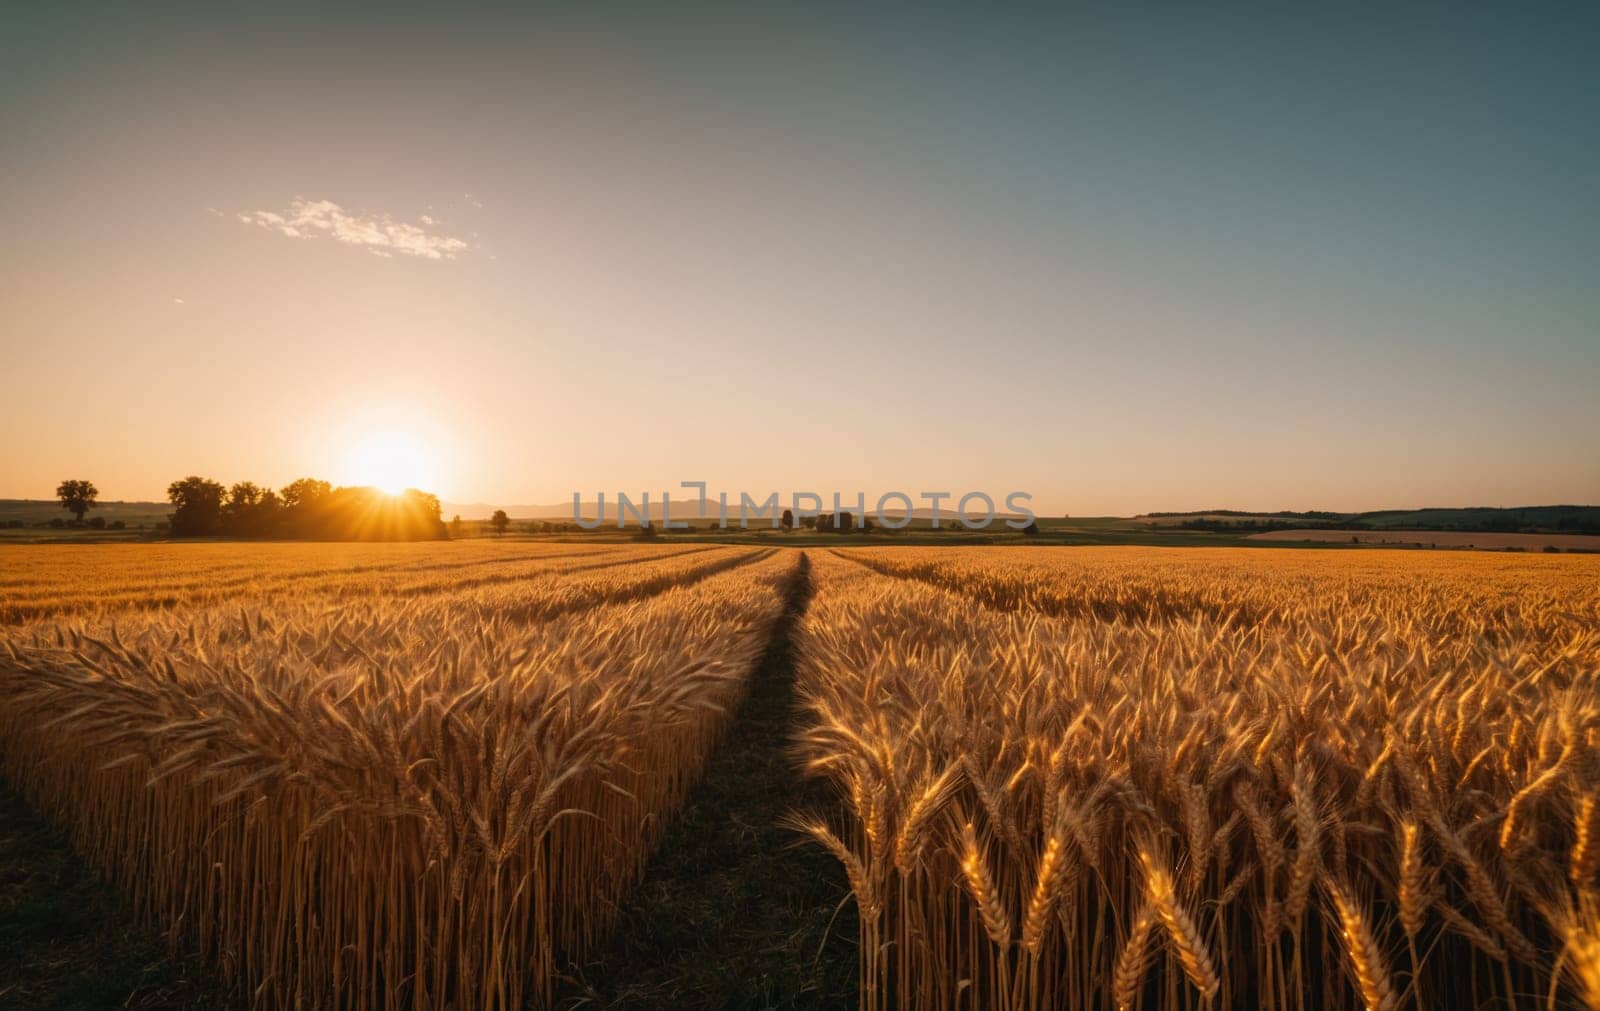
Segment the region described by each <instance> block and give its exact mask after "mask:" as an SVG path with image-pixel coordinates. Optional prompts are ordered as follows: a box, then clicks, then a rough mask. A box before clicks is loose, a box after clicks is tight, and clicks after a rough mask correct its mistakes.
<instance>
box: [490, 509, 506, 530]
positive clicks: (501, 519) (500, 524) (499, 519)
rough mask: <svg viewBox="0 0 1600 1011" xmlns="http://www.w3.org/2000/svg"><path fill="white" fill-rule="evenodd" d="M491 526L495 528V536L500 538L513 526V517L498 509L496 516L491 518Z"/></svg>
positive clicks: (495, 512)
mask: <svg viewBox="0 0 1600 1011" xmlns="http://www.w3.org/2000/svg"><path fill="white" fill-rule="evenodd" d="M489 525H490V526H492V527H494V535H495V536H496V537H499V536H500V535H501V534H503V533H505V532H506V527H508V526H510V525H511V517H509V516H507V515H506V511H505V510H504V509H496V510H495V511H494V515H493V516H490V517H489Z"/></svg>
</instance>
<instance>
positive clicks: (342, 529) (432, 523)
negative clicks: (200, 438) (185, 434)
mask: <svg viewBox="0 0 1600 1011" xmlns="http://www.w3.org/2000/svg"><path fill="white" fill-rule="evenodd" d="M167 500H168V501H170V502H171V503H172V506H173V512H172V516H171V524H172V526H171V530H172V535H173V536H174V537H210V536H217V535H222V536H227V537H253V538H273V537H303V538H307V539H311V540H339V541H416V540H432V539H435V538H440V537H444V536H446V533H445V526H444V521H443V520H442V519H441V517H440V512H439V498H438V496H436V495H432V494H430V493H428V492H425V491H418V490H417V489H415V488H407V489H406V490H405V491H404V492H402V493H400V494H399V495H390V494H389V493H387V492H384V491H380V490H379V489H377V488H365V487H354V488H344V487H341V488H335V487H334V486H333V485H331V484H330V483H328V482H327V481H319V480H317V479H316V478H310V477H303V478H301V479H300V480H298V481H293V482H290V483H289V484H287V485H284V486H283V487H282V488H281V489H279V490H277V491H274V490H273V489H271V488H262V487H260V486H258V485H257V484H255V482H253V481H241V482H239V483H238V484H235V485H233V486H232V487H229V488H224V487H223V486H222V485H221V484H220V483H218V482H216V481H212V480H210V479H209V478H203V477H198V476H190V477H186V478H184V479H183V480H181V481H174V482H172V484H170V485H168V486H167Z"/></svg>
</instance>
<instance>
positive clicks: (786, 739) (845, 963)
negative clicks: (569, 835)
mask: <svg viewBox="0 0 1600 1011" xmlns="http://www.w3.org/2000/svg"><path fill="white" fill-rule="evenodd" d="M811 593H812V586H811V577H810V561H809V559H807V558H806V557H805V555H804V554H802V555H801V557H800V560H799V562H798V564H797V565H796V567H795V572H794V575H793V576H792V577H791V578H790V581H789V584H788V586H787V587H786V589H785V596H786V600H785V604H786V606H785V609H784V613H783V616H782V617H781V618H780V619H779V621H778V623H777V624H776V626H775V627H774V629H773V632H772V636H771V638H770V640H769V641H768V643H767V648H766V651H765V653H764V655H763V656H762V658H761V660H760V662H759V663H758V665H757V667H756V669H755V671H754V672H753V673H752V675H751V683H750V693H749V695H748V696H747V697H746V699H745V701H744V703H743V704H742V705H741V706H740V708H739V711H738V713H737V714H736V715H735V717H734V720H733V722H732V724H731V725H730V727H729V730H728V734H727V737H726V738H725V739H724V740H723V742H722V743H721V745H720V746H719V747H718V749H717V751H716V752H715V753H714V754H713V755H712V758H711V760H710V762H709V763H708V764H707V766H706V769H705V771H704V773H703V774H702V778H701V780H700V782H699V784H698V785H697V786H696V787H695V788H694V790H693V791H692V792H691V793H690V794H689V797H688V800H687V802H686V803H685V804H684V806H683V808H682V809H681V810H679V811H678V812H677V813H676V815H675V816H674V818H673V820H672V824H671V825H670V826H669V827H668V829H667V831H666V833H665V835H664V836H663V838H662V840H661V844H660V846H659V847H658V848H657V850H656V853H655V855H654V856H653V857H652V858H651V860H650V862H649V864H648V865H647V866H646V869H645V876H644V879H643V880H642V881H641V882H640V883H639V884H638V886H636V887H635V888H634V889H633V891H632V892H631V893H630V895H629V897H628V899H627V900H626V902H625V903H624V905H623V908H622V909H621V911H620V915H619V916H618V920H617V923H616V926H615V928H614V932H613V935H612V937H613V940H612V941H611V943H610V945H609V947H606V948H603V949H601V950H599V951H597V952H595V953H594V954H592V955H591V956H590V957H588V958H586V959H584V960H583V961H582V962H580V963H578V964H576V965H572V966H570V967H569V968H568V971H567V972H566V974H565V979H564V982H563V985H562V986H561V988H560V989H559V990H558V992H557V997H558V999H557V1002H556V1006H557V1007H558V1008H565V1009H574V1011H575V1009H578V1008H663V1007H681V1008H706V1009H710V1008H727V1009H733V1008H771V1009H797V1011H798V1009H811V1008H819V1009H820V1008H840V1007H850V1006H853V1005H854V1004H855V1000H856V985H857V979H856V973H857V964H856V947H855V944H856V942H855V936H856V927H855V907H854V906H853V905H851V904H848V903H844V902H843V901H842V900H843V899H844V898H845V896H847V895H848V894H849V885H848V883H847V882H846V881H845V877H844V873H843V870H842V869H841V868H840V866H839V864H838V862H837V861H836V860H835V859H834V858H833V857H832V856H831V855H829V854H828V853H826V852H824V851H823V850H822V849H821V847H818V846H814V845H811V844H810V842H809V841H808V840H804V839H802V838H801V837H800V836H799V835H798V834H797V833H795V832H794V831H793V830H791V829H788V828H786V827H784V825H783V820H784V818H785V816H786V815H788V814H790V813H791V812H794V811H796V810H797V809H799V810H813V809H823V808H826V807H831V806H833V805H834V803H835V802H834V800H833V799H832V797H831V796H830V795H829V793H828V791H827V790H826V788H825V786H824V785H823V784H821V783H820V782H814V781H807V780H805V779H803V778H802V777H801V775H800V773H799V771H798V770H797V769H796V768H795V767H794V764H793V761H792V760H791V750H790V744H791V740H792V736H793V731H794V727H795V716H796V694H795V684H794V682H795V677H796V659H797V657H796V655H795V654H796V648H795V636H796V633H797V632H798V627H799V624H800V621H801V619H802V617H803V616H804V614H805V610H806V606H807V604H808V603H809V602H810V598H811Z"/></svg>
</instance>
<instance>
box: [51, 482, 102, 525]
mask: <svg viewBox="0 0 1600 1011" xmlns="http://www.w3.org/2000/svg"><path fill="white" fill-rule="evenodd" d="M99 495H100V489H98V488H96V487H95V486H94V483H93V482H90V481H82V480H68V481H63V482H61V483H60V484H58V485H56V497H57V498H59V499H60V500H61V508H63V509H65V510H66V511H67V512H69V513H71V514H72V516H73V518H74V519H76V520H77V521H78V522H79V523H82V522H83V514H84V513H86V512H88V511H89V510H90V509H93V508H94V507H95V501H94V500H95V499H96V498H97V497H98V496H99Z"/></svg>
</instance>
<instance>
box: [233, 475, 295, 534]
mask: <svg viewBox="0 0 1600 1011" xmlns="http://www.w3.org/2000/svg"><path fill="white" fill-rule="evenodd" d="M282 511H283V508H282V504H281V502H280V500H279V498H278V493H277V492H275V491H273V490H272V489H271V488H258V487H257V486H256V484H255V482H253V481H241V482H239V483H238V484H236V485H234V486H233V487H232V488H229V489H228V500H227V502H225V503H224V504H223V506H222V525H223V529H224V530H226V531H227V532H228V533H230V534H233V535H234V536H236V537H270V536H272V535H273V534H275V533H277V532H278V524H279V521H280V520H281V519H282V518H283V517H282V515H281V514H282Z"/></svg>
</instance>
